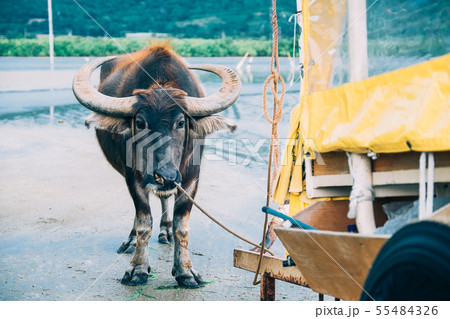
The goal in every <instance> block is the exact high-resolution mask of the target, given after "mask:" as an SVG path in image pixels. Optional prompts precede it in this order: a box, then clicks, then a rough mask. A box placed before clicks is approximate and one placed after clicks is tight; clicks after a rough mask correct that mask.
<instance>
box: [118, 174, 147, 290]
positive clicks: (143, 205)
mask: <svg viewBox="0 0 450 319" xmlns="http://www.w3.org/2000/svg"><path fill="white" fill-rule="evenodd" d="M127 184H128V189H129V191H130V194H131V197H132V198H133V202H134V206H135V208H136V217H135V224H134V226H135V229H136V239H137V242H136V250H135V252H134V255H133V257H132V258H131V262H130V267H129V268H128V270H127V271H126V272H125V274H124V276H123V278H122V281H121V283H122V284H124V285H129V286H136V285H142V284H145V283H146V282H147V279H148V275H149V273H150V262H149V253H148V240H149V239H150V237H151V235H152V222H153V221H152V215H151V212H150V206H149V200H148V192H147V191H145V190H144V189H143V188H142V187H141V186H140V184H138V183H135V182H134V181H132V182H129V181H128V180H127Z"/></svg>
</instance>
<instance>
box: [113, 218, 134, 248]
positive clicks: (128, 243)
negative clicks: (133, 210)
mask: <svg viewBox="0 0 450 319" xmlns="http://www.w3.org/2000/svg"><path fill="white" fill-rule="evenodd" d="M136 223H137V218H136V216H135V217H134V223H133V229H132V230H131V232H130V235H128V238H127V239H126V240H125V241H124V242H123V243H122V245H120V247H119V249H117V253H118V254H131V253H134V251H135V249H136V242H137V238H136Z"/></svg>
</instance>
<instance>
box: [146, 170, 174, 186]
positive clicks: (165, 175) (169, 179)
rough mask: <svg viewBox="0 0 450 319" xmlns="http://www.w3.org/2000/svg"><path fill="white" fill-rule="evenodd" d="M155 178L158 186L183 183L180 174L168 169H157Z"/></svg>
mask: <svg viewBox="0 0 450 319" xmlns="http://www.w3.org/2000/svg"><path fill="white" fill-rule="evenodd" d="M153 176H154V177H155V180H156V182H157V183H158V184H161V185H163V184H165V183H169V184H171V183H173V182H176V183H179V182H180V181H181V178H180V174H179V173H178V171H176V170H170V169H166V168H161V169H157V170H155V171H154V172H153Z"/></svg>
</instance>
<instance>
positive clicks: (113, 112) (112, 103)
mask: <svg viewBox="0 0 450 319" xmlns="http://www.w3.org/2000/svg"><path fill="white" fill-rule="evenodd" d="M115 58H116V57H115V56H109V57H104V58H100V59H95V60H93V61H91V62H89V63H87V64H85V65H84V66H83V67H82V68H81V69H80V70H79V71H78V72H77V74H76V75H75V77H74V79H73V84H72V89H73V93H74V94H75V97H76V98H77V100H78V102H80V103H81V104H82V105H84V106H85V107H87V108H88V109H90V110H92V111H94V112H98V113H101V114H104V115H109V116H114V117H130V116H133V112H132V110H133V109H132V106H133V104H134V103H136V102H137V97H136V96H129V97H112V96H108V95H104V94H102V93H100V92H99V91H97V90H96V89H95V88H94V87H93V86H92V83H91V75H92V72H94V71H95V69H96V68H98V67H99V66H101V65H102V64H103V63H105V62H108V61H110V60H113V59H115Z"/></svg>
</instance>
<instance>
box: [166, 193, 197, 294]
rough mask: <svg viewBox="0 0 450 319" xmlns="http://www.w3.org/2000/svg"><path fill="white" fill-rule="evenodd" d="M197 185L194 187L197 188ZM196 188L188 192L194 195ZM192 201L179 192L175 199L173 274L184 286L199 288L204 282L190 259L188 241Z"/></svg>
mask: <svg viewBox="0 0 450 319" xmlns="http://www.w3.org/2000/svg"><path fill="white" fill-rule="evenodd" d="M196 188H197V187H196V185H195V187H194V189H195V190H196ZM195 190H194V191H192V192H191V191H190V190H189V188H188V192H189V193H190V195H191V196H192V197H194V195H195ZM191 208H192V203H191V202H190V201H188V199H187V198H186V197H185V196H184V195H183V194H180V193H178V196H177V198H176V199H175V209H174V212H173V234H174V243H175V245H174V246H175V247H174V264H173V268H172V275H173V276H175V279H176V281H177V282H178V284H179V285H180V286H182V287H186V288H199V287H203V286H204V282H203V280H202V278H201V277H200V275H199V274H198V272H197V271H196V270H195V269H194V268H192V263H191V260H190V259H189V252H188V248H187V246H188V241H189V216H190V213H191Z"/></svg>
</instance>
